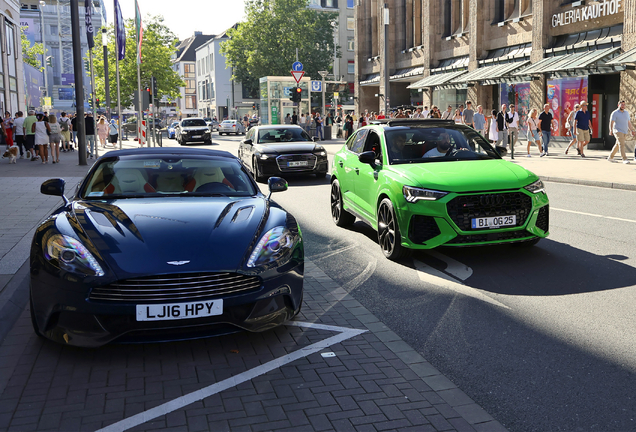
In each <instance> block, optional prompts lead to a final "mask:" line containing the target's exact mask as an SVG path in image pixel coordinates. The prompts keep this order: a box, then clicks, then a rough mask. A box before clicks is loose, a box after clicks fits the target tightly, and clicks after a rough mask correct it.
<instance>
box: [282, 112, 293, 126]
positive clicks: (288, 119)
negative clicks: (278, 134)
mask: <svg viewBox="0 0 636 432" xmlns="http://www.w3.org/2000/svg"><path fill="white" fill-rule="evenodd" d="M284 121H285V124H286V125H290V124H292V119H291V114H289V113H287V115H286V116H285V120H284Z"/></svg>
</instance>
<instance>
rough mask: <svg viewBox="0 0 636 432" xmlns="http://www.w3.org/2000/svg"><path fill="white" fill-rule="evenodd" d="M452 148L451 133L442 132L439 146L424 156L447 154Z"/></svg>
mask: <svg viewBox="0 0 636 432" xmlns="http://www.w3.org/2000/svg"><path fill="white" fill-rule="evenodd" d="M449 149H450V135H448V134H447V133H443V134H440V136H439V141H438V142H437V147H435V148H432V149H430V150H429V151H427V152H426V153H424V156H422V158H432V157H442V156H444V155H446V153H447V152H448V150H449Z"/></svg>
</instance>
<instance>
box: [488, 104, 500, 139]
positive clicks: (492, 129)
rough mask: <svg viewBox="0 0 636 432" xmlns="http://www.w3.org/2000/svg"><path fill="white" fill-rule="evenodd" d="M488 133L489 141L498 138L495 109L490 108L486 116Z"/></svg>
mask: <svg viewBox="0 0 636 432" xmlns="http://www.w3.org/2000/svg"><path fill="white" fill-rule="evenodd" d="M488 124H489V128H488V129H489V133H488V139H489V140H490V142H491V143H493V144H494V143H496V142H498V140H499V132H498V131H499V129H498V128H497V110H492V111H491V112H490V116H489V117H488Z"/></svg>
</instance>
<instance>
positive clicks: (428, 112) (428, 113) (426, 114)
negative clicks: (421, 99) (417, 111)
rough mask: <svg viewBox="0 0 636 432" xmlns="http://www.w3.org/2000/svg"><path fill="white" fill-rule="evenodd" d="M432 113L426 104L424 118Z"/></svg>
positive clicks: (423, 112)
mask: <svg viewBox="0 0 636 432" xmlns="http://www.w3.org/2000/svg"><path fill="white" fill-rule="evenodd" d="M430 114H431V112H430V111H429V110H428V107H427V106H425V107H424V111H422V116H424V118H428V116H429V115H430Z"/></svg>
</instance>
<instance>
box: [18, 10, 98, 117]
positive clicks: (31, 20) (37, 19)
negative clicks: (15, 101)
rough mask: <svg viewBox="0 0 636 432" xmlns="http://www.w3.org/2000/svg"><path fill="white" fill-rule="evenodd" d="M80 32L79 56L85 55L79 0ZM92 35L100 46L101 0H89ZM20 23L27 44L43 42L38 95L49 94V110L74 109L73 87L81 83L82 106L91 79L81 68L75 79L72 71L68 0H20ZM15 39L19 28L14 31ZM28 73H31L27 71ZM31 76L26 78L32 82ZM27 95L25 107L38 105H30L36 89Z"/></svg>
mask: <svg viewBox="0 0 636 432" xmlns="http://www.w3.org/2000/svg"><path fill="white" fill-rule="evenodd" d="M80 3H81V6H80V7H79V17H80V34H81V35H82V37H81V45H82V47H81V49H82V59H83V58H84V57H85V56H87V53H88V42H87V40H86V27H85V23H84V12H85V11H84V3H83V2H80ZM92 18H93V32H94V33H93V34H94V41H95V47H94V48H93V50H97V49H101V47H102V40H101V26H102V22H105V21H106V6H105V4H104V1H103V0H93V13H92ZM20 25H21V26H22V27H23V28H25V34H26V36H27V38H28V39H29V41H30V42H31V43H33V42H36V43H42V42H44V45H45V57H50V58H49V62H48V63H49V65H47V66H46V68H45V70H44V73H45V74H46V78H45V79H44V80H43V81H44V85H43V86H42V87H44V88H43V90H44V91H42V92H41V94H40V96H44V95H48V97H51V103H52V106H53V109H52V112H61V111H70V112H73V111H75V86H76V85H79V83H81V84H82V85H83V86H84V95H85V96H84V97H85V107H88V101H89V99H90V98H91V89H92V86H91V79H90V75H89V72H88V71H87V70H85V69H84V68H83V69H82V70H83V73H82V77H81V78H80V79H76V78H75V73H74V70H73V46H72V44H73V37H72V34H71V10H70V1H69V0H44V1H43V2H40V1H39V0H22V1H21V4H20ZM17 34H18V41H19V35H20V33H19V31H18V33H17ZM30 75H32V74H30ZM34 79H35V77H33V76H32V77H31V78H30V81H34ZM28 93H29V95H30V96H31V97H30V103H29V104H28V105H29V107H32V108H41V107H40V106H37V105H34V104H33V101H37V100H38V99H39V97H37V95H36V94H34V93H37V89H36V88H35V87H34V86H31V90H30V91H29V92H28Z"/></svg>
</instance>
